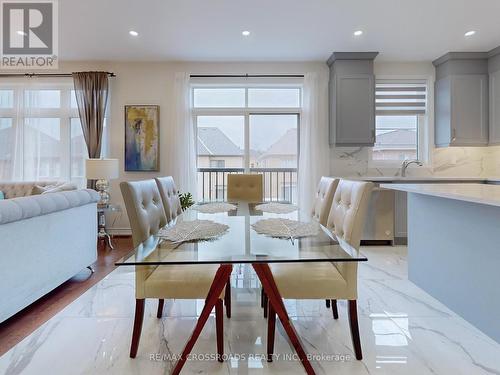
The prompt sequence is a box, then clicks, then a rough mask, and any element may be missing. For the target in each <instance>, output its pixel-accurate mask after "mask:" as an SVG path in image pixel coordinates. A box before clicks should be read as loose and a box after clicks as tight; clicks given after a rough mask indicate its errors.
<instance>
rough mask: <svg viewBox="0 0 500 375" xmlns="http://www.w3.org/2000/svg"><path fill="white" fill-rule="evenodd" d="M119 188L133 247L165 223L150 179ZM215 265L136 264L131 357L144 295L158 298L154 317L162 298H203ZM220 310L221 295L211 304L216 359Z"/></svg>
mask: <svg viewBox="0 0 500 375" xmlns="http://www.w3.org/2000/svg"><path fill="white" fill-rule="evenodd" d="M120 189H121V191H122V195H123V199H124V201H125V207H126V209H127V215H128V218H129V221H130V226H131V228H132V239H133V243H134V247H137V246H139V245H140V244H141V243H143V242H144V241H146V240H147V239H148V238H149V237H150V236H151V235H154V234H157V233H158V231H159V230H160V229H161V228H162V227H164V226H165V225H166V224H167V218H166V216H165V211H164V209H163V203H162V199H161V196H160V192H159V190H158V186H157V185H156V183H155V181H154V180H145V181H134V182H122V183H120ZM217 268H218V266H217V265H213V266H212V265H181V266H153V265H151V266H136V268H135V295H136V305H135V319H134V329H133V333H132V343H131V346H130V357H131V358H135V356H136V354H137V349H138V347H139V341H140V336H141V330H142V322H143V319H144V302H145V299H146V298H157V299H159V304H158V313H157V316H158V318H161V316H162V310H163V300H164V299H165V298H172V299H174V298H179V299H206V297H207V295H208V291H209V289H210V286H211V285H212V282H213V280H214V277H215V273H216V272H217ZM222 313H223V312H222V299H219V300H218V301H217V304H216V307H215V314H216V327H217V352H218V354H219V360H222V354H223V353H222V352H223V344H222V328H223V327H222V315H221V314H222Z"/></svg>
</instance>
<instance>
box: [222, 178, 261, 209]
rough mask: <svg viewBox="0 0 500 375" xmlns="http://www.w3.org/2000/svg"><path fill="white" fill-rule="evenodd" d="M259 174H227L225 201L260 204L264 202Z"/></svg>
mask: <svg viewBox="0 0 500 375" xmlns="http://www.w3.org/2000/svg"><path fill="white" fill-rule="evenodd" d="M262 188H263V185H262V175H261V174H228V175H227V200H228V201H247V202H262V201H263V200H264V194H263V190H262Z"/></svg>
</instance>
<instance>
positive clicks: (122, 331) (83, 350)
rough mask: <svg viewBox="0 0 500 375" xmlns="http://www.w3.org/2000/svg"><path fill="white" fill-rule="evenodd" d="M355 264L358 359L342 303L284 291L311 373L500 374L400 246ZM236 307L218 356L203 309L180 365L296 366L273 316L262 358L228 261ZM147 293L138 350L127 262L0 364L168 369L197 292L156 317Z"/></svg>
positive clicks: (243, 290)
mask: <svg viewBox="0 0 500 375" xmlns="http://www.w3.org/2000/svg"><path fill="white" fill-rule="evenodd" d="M363 252H364V253H365V254H366V255H367V257H368V259H369V261H368V262H366V263H362V264H361V265H360V266H359V288H358V289H359V300H358V308H359V324H360V333H361V340H362V347H363V354H364V359H363V360H362V361H357V360H356V359H354V355H353V351H352V345H351V339H350V334H349V326H348V322H347V312H346V303H345V302H344V301H339V314H340V318H339V320H337V321H335V320H333V318H332V312H331V310H330V309H326V307H325V303H324V301H292V300H290V301H286V306H287V309H288V311H289V314H290V316H291V317H292V319H293V322H294V325H295V327H296V329H297V331H298V333H299V335H300V336H301V338H302V341H303V343H304V345H305V349H306V351H307V352H308V353H309V354H310V355H311V356H312V357H313V359H314V361H313V366H314V367H315V369H316V371H317V373H318V374H418V375H421V374H453V375H459V374H463V375H471V374H478V375H479V374H500V345H499V344H498V343H496V342H495V341H493V340H492V339H490V338H488V337H487V336H485V335H484V334H483V333H481V332H480V331H479V330H477V329H476V328H474V327H473V326H472V325H470V324H469V323H467V322H466V321H464V320H463V319H461V318H460V317H458V316H457V315H456V314H454V313H453V312H452V311H450V310H449V309H447V308H446V307H445V306H443V305H442V304H441V303H439V302H438V301H436V300H435V299H434V298H432V297H431V296H429V295H428V294H426V293H425V292H424V291H422V290H421V289H419V288H418V287H417V286H415V285H414V284H413V283H411V282H410V281H408V279H407V264H406V247H366V248H363ZM232 278H233V280H232V284H233V290H232V295H233V317H232V318H231V319H226V318H225V321H224V330H225V331H224V336H225V337H224V345H225V353H226V354H227V355H228V356H229V358H228V359H227V360H226V361H225V362H224V363H222V364H220V363H218V362H217V361H215V360H213V355H214V354H215V352H216V348H215V322H214V318H213V316H212V317H211V318H210V319H209V321H208V323H207V325H206V327H205V329H204V330H203V332H202V334H201V336H200V339H199V340H198V342H197V344H196V345H195V348H194V350H193V357H192V359H191V360H190V361H188V363H187V364H186V366H185V367H184V370H183V373H185V374H287V375H290V374H295V373H297V374H302V373H304V371H303V368H302V366H301V364H300V362H298V361H297V360H296V358H295V356H294V353H295V352H294V351H293V349H292V348H291V346H290V344H289V343H288V340H287V339H285V337H286V335H285V333H284V331H283V329H282V328H281V326H280V325H279V324H278V326H277V327H278V328H277V334H276V346H275V353H276V355H277V358H276V359H275V361H274V362H273V363H267V362H266V361H265V359H264V354H265V352H266V346H265V342H266V320H264V319H263V317H262V310H261V309H260V307H259V306H260V304H259V301H260V299H259V298H260V294H259V289H258V283H257V280H256V276H255V274H254V273H253V272H252V271H251V270H250V268H249V267H248V266H238V267H235V270H234V271H233V276H232ZM156 307H157V302H156V301H155V300H148V301H147V303H146V313H145V319H144V326H143V331H142V336H141V343H140V346H139V352H138V356H137V358H136V359H130V358H129V356H128V353H129V345H130V336H131V329H132V324H133V316H134V270H133V268H129V267H119V268H118V269H117V270H115V271H113V272H112V273H111V274H109V275H108V276H107V277H106V278H105V279H103V280H102V281H101V282H99V283H98V284H96V285H95V286H94V287H92V288H91V289H89V290H88V291H87V292H86V293H85V294H83V295H82V296H81V297H80V298H78V299H77V300H75V301H74V302H73V303H72V304H70V305H68V306H67V307H66V308H65V309H64V310H62V311H61V312H60V313H58V314H57V315H56V316H54V317H53V318H52V319H50V320H49V321H48V322H47V323H45V324H44V325H42V326H41V327H40V328H39V329H37V330H36V331H35V332H33V334H31V335H30V336H28V337H27V338H26V339H24V340H23V341H21V342H20V343H19V344H18V345H16V346H15V347H14V348H12V349H11V350H10V351H9V352H7V353H6V354H5V355H3V356H2V357H0V374H9V375H12V374H56V375H58V374H168V373H169V372H170V370H171V369H172V365H173V361H172V360H171V359H172V358H174V357H175V355H178V353H180V352H181V350H182V348H183V346H184V344H185V342H186V340H187V338H188V336H189V335H190V333H191V330H192V328H193V326H194V324H195V320H196V317H197V315H198V314H199V313H200V311H201V309H202V307H203V301H201V300H199V301H167V302H166V305H165V310H164V317H163V318H162V319H157V318H156Z"/></svg>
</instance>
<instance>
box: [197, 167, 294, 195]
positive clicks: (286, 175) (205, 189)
mask: <svg viewBox="0 0 500 375" xmlns="http://www.w3.org/2000/svg"><path fill="white" fill-rule="evenodd" d="M244 172H245V169H244V168H198V196H199V197H200V199H202V200H203V201H213V200H220V201H222V200H226V199H227V175H228V174H232V173H244ZM250 173H259V174H262V176H263V178H262V183H263V192H264V200H265V201H283V202H290V203H296V202H297V198H298V197H297V195H298V194H297V193H298V192H297V168H250Z"/></svg>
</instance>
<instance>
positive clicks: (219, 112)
mask: <svg viewBox="0 0 500 375" xmlns="http://www.w3.org/2000/svg"><path fill="white" fill-rule="evenodd" d="M197 88H210V89H218V88H219V89H224V88H239V89H244V90H245V107H195V106H194V90H195V89H197ZM252 88H259V89H283V88H293V89H299V95H300V97H299V106H298V107H249V106H248V90H249V89H252ZM302 99H303V85H302V84H299V83H282V84H274V83H257V82H256V83H191V85H190V107H191V115H192V122H193V127H194V133H195V137H197V136H198V117H199V116H241V117H243V118H244V145H243V146H244V150H243V169H244V171H245V173H249V172H250V116H253V115H296V116H297V166H296V169H297V170H298V160H299V154H300V122H301V116H302ZM196 156H197V157H196V160H197V162H198V154H197V155H196ZM197 168H198V166H197ZM270 169H272V168H270Z"/></svg>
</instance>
